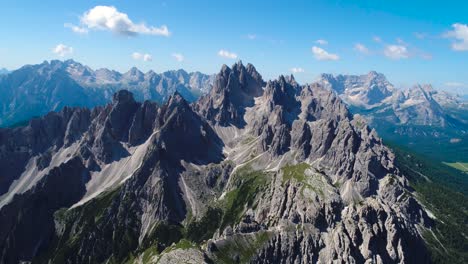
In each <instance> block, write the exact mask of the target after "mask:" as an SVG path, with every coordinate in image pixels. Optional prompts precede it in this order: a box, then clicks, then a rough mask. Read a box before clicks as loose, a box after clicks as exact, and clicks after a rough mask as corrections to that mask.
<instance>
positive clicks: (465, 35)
mask: <svg viewBox="0 0 468 264" xmlns="http://www.w3.org/2000/svg"><path fill="white" fill-rule="evenodd" d="M452 28H453V30H452V31H449V32H447V33H445V35H444V36H445V37H446V38H451V39H455V42H453V43H452V49H453V50H456V51H468V25H465V24H460V23H455V24H453V25H452Z"/></svg>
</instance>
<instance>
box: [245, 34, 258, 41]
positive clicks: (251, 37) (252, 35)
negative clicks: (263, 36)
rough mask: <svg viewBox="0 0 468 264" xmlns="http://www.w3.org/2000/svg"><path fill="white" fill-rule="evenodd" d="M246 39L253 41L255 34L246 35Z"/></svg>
mask: <svg viewBox="0 0 468 264" xmlns="http://www.w3.org/2000/svg"><path fill="white" fill-rule="evenodd" d="M247 38H248V39H250V40H254V39H256V38H257V35H255V34H248V35H247Z"/></svg>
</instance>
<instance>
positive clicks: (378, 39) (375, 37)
mask: <svg viewBox="0 0 468 264" xmlns="http://www.w3.org/2000/svg"><path fill="white" fill-rule="evenodd" d="M372 40H373V41H374V42H377V43H382V39H381V38H380V37H378V36H374V37H373V38H372Z"/></svg>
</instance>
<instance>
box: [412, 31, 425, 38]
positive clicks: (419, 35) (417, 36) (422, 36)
mask: <svg viewBox="0 0 468 264" xmlns="http://www.w3.org/2000/svg"><path fill="white" fill-rule="evenodd" d="M414 36H415V37H416V38H417V39H425V38H426V37H427V34H426V33H423V32H414Z"/></svg>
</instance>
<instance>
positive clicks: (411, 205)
mask: <svg viewBox="0 0 468 264" xmlns="http://www.w3.org/2000/svg"><path fill="white" fill-rule="evenodd" d="M67 64H74V63H73V62H68V63H67ZM63 65H64V64H63V63H59V62H52V63H50V64H44V65H42V66H41V67H44V69H45V70H44V71H42V75H40V76H41V77H42V78H43V79H41V80H48V81H50V83H55V84H57V85H56V86H55V88H57V89H59V87H58V86H59V85H58V84H60V83H57V81H58V80H57V79H55V78H57V77H56V76H54V73H52V72H56V71H50V69H51V68H57V69H60V68H62V66H63ZM31 67H32V66H31ZM26 69H27V67H26ZM65 69H68V67H67V68H65ZM84 69H86V68H84ZM23 71H25V69H23V70H21V71H20V73H21V72H23ZM58 71H59V73H63V70H58ZM26 72H27V71H26ZM67 72H68V71H67ZM70 72H71V73H70ZM70 72H68V74H67V75H66V76H72V75H73V74H74V73H76V72H81V71H78V70H77V71H71V70H70ZM15 74H19V73H18V72H14V73H13V75H15ZM13 75H11V74H10V75H9V76H13ZM82 75H83V74H78V76H82ZM90 75H92V76H95V74H90ZM46 76H48V77H46ZM106 76H107V75H106ZM119 76H120V75H119ZM125 76H126V77H119V78H124V79H125V80H129V79H131V80H138V82H143V81H142V80H145V77H143V76H146V75H141V74H138V72H137V71H136V70H131V71H130V72H129V74H125ZM129 76H134V77H135V78H133V77H132V78H130V77H129ZM171 76H172V75H171ZM192 76H193V75H192ZM8 78H10V79H8ZM8 78H7V79H8V80H12V79H13V78H12V77H8ZM25 78H26V77H25ZM64 78H65V77H64ZM78 79H80V80H81V81H80V82H78V81H76V80H78ZM91 79H92V81H90V80H88V79H86V80H85V79H82V78H78V77H75V78H74V79H72V78H71V77H67V78H66V79H65V80H64V79H60V80H62V81H64V82H65V83H67V82H70V83H68V84H70V85H71V84H73V85H79V87H84V86H85V85H84V84H85V83H88V82H91V83H94V82H96V81H95V79H93V78H91ZM106 79H108V77H106ZM189 79H190V78H189ZM51 80H56V81H51ZM70 80H72V81H73V82H71V81H70ZM204 80H212V81H211V83H212V89H210V90H209V92H207V93H206V94H205V95H203V96H201V97H200V98H199V99H198V100H196V101H194V102H192V103H190V101H188V100H186V99H184V96H182V93H181V92H179V90H178V89H175V90H174V91H173V93H172V94H171V95H170V96H169V97H168V98H167V100H163V101H161V103H156V102H153V101H148V100H145V101H143V102H138V100H136V99H135V97H137V96H135V95H134V94H133V91H135V93H138V91H141V90H138V88H135V89H131V90H132V92H130V91H128V90H119V91H117V92H115V93H114V94H113V95H112V101H111V102H110V103H107V104H106V105H104V106H97V107H94V108H87V107H68V106H67V107H63V108H62V109H61V110H60V111H54V112H50V113H48V114H46V115H44V116H42V117H40V118H35V119H32V120H31V121H30V122H29V123H28V124H27V125H25V126H19V127H13V128H1V129H0V167H1V168H2V170H1V172H0V195H1V197H0V222H1V223H2V225H1V226H0V248H1V249H2V250H1V251H0V262H1V263H18V262H30V261H32V262H34V263H174V262H176V263H335V262H336V263H338V262H339V263H343V262H346V263H429V262H430V252H429V248H428V243H429V242H428V240H427V236H426V235H427V234H432V233H431V232H432V231H431V230H432V228H433V227H434V224H435V217H434V216H433V214H432V213H431V211H430V210H429V209H428V208H426V207H425V206H423V205H422V204H421V201H420V199H419V198H418V194H417V193H416V192H415V190H414V189H413V188H412V187H411V186H410V184H409V181H408V178H407V177H406V175H404V174H403V173H402V172H401V171H400V169H399V168H398V166H397V165H396V162H395V155H394V153H393V152H392V151H391V150H390V149H389V148H388V147H386V146H385V145H384V144H383V142H382V140H381V139H380V137H379V136H378V135H377V133H376V131H375V130H374V129H371V128H369V126H368V125H367V121H366V119H365V118H363V117H362V116H361V115H353V114H352V113H351V112H350V111H349V109H348V107H347V105H346V104H345V103H344V102H343V101H342V100H341V99H340V97H339V96H337V95H336V92H335V91H333V90H331V89H329V88H327V87H324V86H323V85H321V84H320V83H314V84H307V85H299V84H298V83H297V82H296V81H295V79H294V77H293V76H279V77H278V79H276V80H270V81H265V80H263V78H262V76H261V75H260V73H258V72H257V70H256V69H255V67H254V66H253V65H251V64H248V65H243V64H242V63H240V62H239V63H236V64H234V65H233V66H232V67H228V66H226V65H224V66H223V67H222V69H221V70H220V72H219V73H218V74H216V75H215V76H213V77H212V78H210V77H209V76H208V77H207V76H205V77H204ZM128 82H129V83H131V81H128ZM80 83H81V84H80ZM67 87H68V88H69V87H70V86H67ZM72 87H73V86H72ZM76 87H78V86H76ZM89 87H91V86H89ZM132 87H136V86H132ZM190 87H192V86H190ZM77 89H78V88H77ZM187 89H188V88H187ZM194 89H195V88H194ZM199 90H201V88H200V89H199ZM52 94H54V93H52ZM159 94H160V95H161V93H159ZM382 94H385V93H382ZM143 95H144V93H143V92H142V93H141V94H140V96H143ZM379 96H380V95H379ZM160 98H163V96H162V95H161V97H160ZM366 103H367V104H374V101H373V100H368V101H367V102H366ZM38 226H40V227H41V228H37V227H38Z"/></svg>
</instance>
